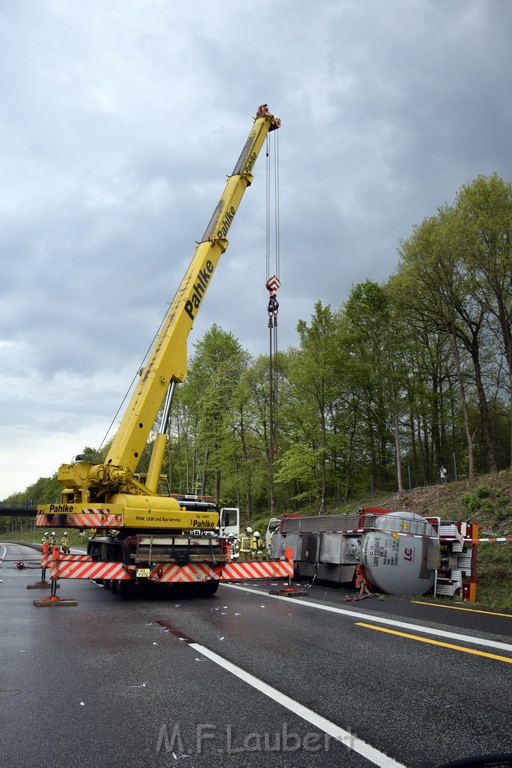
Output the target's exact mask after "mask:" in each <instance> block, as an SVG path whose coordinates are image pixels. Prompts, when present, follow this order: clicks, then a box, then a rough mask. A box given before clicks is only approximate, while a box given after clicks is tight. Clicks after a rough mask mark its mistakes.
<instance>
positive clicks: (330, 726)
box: [189, 643, 405, 768]
mask: <svg viewBox="0 0 512 768" xmlns="http://www.w3.org/2000/svg"><path fill="white" fill-rule="evenodd" d="M189 646H190V648H194V650H196V651H197V652H198V653H201V654H202V655H203V656H206V657H207V658H208V659H210V660H211V661H213V662H214V663H215V664H218V665H219V666H220V667H222V668H223V669H225V670H227V671H228V672H231V674H232V675H235V676H236V677H239V678H240V680H243V681H244V683H248V684H249V685H251V686H252V687H253V688H256V690H258V691H260V693H263V694H265V696H268V697H269V698H270V699H272V701H276V702H277V703H278V704H281V706H283V707H285V708H286V709H289V710H290V712H292V713H293V714H294V715H298V716H299V717H301V718H302V719H303V720H306V721H307V722H308V723H311V725H313V726H314V727H315V728H318V729H319V730H321V731H323V732H324V733H327V734H328V735H329V736H332V738H333V739H336V741H339V742H341V743H342V744H344V745H345V746H346V747H348V748H349V749H352V750H353V751H354V752H357V753H358V754H359V755H362V756H363V757H365V758H366V759H367V760H370V761H371V762H372V763H373V764H374V765H377V766H379V768H405V767H404V765H403V763H397V762H396V760H393V759H392V758H391V757H388V756H387V755H385V754H384V752H380V751H379V750H378V749H375V747H372V746H371V745H370V744H367V743H366V742H365V741H363V740H362V739H359V738H358V737H357V736H355V735H354V734H353V733H351V732H350V731H346V730H345V729H344V728H340V727H339V726H338V725H336V724H335V723H332V722H331V721H330V720H327V718H325V717H322V715H319V714H317V713H316V712H314V711H313V710H312V709H308V707H305V706H303V705H302V704H300V703H299V702H298V701H295V699H292V698H290V696H287V695H286V694H285V693H281V691H278V690H277V688H273V687H272V686H271V685H267V683H264V682H263V680H260V679H259V678H258V677H254V675H251V674H250V673H249V672H247V671H246V670H244V669H242V668H241V667H237V665H236V664H233V663H232V662H231V661H228V660H227V659H225V658H223V657H222V656H219V655H218V654H217V653H215V652H214V651H211V650H210V649H209V648H206V647H205V646H204V645H200V644H199V643H189Z"/></svg>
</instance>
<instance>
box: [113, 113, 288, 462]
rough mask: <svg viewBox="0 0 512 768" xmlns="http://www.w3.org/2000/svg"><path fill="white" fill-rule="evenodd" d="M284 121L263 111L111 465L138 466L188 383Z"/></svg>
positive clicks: (143, 377) (165, 326)
mask: <svg viewBox="0 0 512 768" xmlns="http://www.w3.org/2000/svg"><path fill="white" fill-rule="evenodd" d="M277 127H278V121H277V120H276V119H275V118H274V117H273V115H270V114H269V112H268V110H267V109H266V107H260V108H259V110H258V114H257V116H256V118H255V121H254V125H253V127H252V129H251V131H250V133H249V136H248V138H247V141H246V143H245V146H244V148H243V150H242V153H241V155H240V158H239V160H238V162H237V164H236V165H235V168H234V170H233V173H232V174H231V176H229V177H228V180H227V182H226V186H225V187H224V191H223V192H222V195H221V197H220V200H219V202H218V204H217V207H216V208H215V211H214V213H213V216H212V218H211V220H210V223H209V224H208V226H207V228H206V231H205V233H204V235H203V237H202V238H201V241H200V242H199V244H198V246H197V248H196V250H195V253H194V256H193V258H192V260H191V262H190V264H189V267H188V269H187V271H186V273H185V275H184V277H183V280H182V281H181V285H180V286H179V288H178V290H177V292H176V295H175V297H174V301H173V302H172V304H171V306H170V308H169V311H168V312H167V315H166V317H165V319H164V321H163V323H162V326H161V328H160V332H159V333H158V336H157V338H156V340H155V343H154V345H153V348H152V350H151V353H150V355H149V358H148V363H147V365H146V366H145V367H144V368H143V369H142V371H141V374H140V379H139V383H138V386H137V387H136V389H135V391H134V393H133V396H132V399H131V402H130V403H129V405H128V408H127V410H126V413H125V415H124V418H123V420H122V421H121V424H120V426H119V429H118V432H117V434H116V436H115V438H114V441H113V443H112V446H111V448H110V450H109V452H108V456H107V458H106V462H105V463H106V464H111V465H114V466H120V467H125V468H127V469H129V470H131V471H132V472H134V471H135V470H136V468H137V464H138V463H139V459H140V455H141V452H142V449H143V448H144V445H145V444H146V441H147V439H148V437H149V434H150V431H151V429H152V427H153V424H154V422H155V419H156V417H157V415H158V411H159V409H160V407H161V404H162V401H163V399H164V397H165V393H166V390H167V387H168V385H169V384H170V383H171V381H176V382H182V381H184V379H185V377H186V373H187V346H186V342H187V337H188V335H189V333H190V331H191V329H192V326H193V323H194V320H195V318H196V316H197V312H198V310H199V308H200V306H201V303H202V301H203V298H204V295H205V293H206V291H207V289H208V286H209V284H210V281H211V279H212V277H213V274H214V272H215V268H216V267H217V264H218V261H219V259H220V257H221V256H222V254H223V253H224V251H225V250H226V248H227V247H228V240H227V234H228V231H229V228H230V226H231V223H232V222H233V219H234V217H235V214H236V212H237V210H238V206H239V205H240V201H241V200H242V197H243V195H244V192H245V190H246V189H247V187H248V186H249V185H250V184H251V182H252V179H253V177H252V173H251V172H252V169H253V166H254V163H255V161H256V159H257V157H258V154H259V152H260V150H261V147H262V146H263V142H264V140H265V137H266V136H267V133H268V132H269V131H270V130H272V129H273V128H277Z"/></svg>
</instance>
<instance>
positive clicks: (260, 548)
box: [251, 531, 265, 560]
mask: <svg viewBox="0 0 512 768" xmlns="http://www.w3.org/2000/svg"><path fill="white" fill-rule="evenodd" d="M264 547H265V545H264V544H263V541H262V538H261V536H260V533H259V531H254V534H253V537H252V539H251V560H263V557H264V555H265V551H264Z"/></svg>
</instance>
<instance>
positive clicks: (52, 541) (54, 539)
mask: <svg viewBox="0 0 512 768" xmlns="http://www.w3.org/2000/svg"><path fill="white" fill-rule="evenodd" d="M56 543H57V537H56V536H55V531H50V547H54V546H55V545H56Z"/></svg>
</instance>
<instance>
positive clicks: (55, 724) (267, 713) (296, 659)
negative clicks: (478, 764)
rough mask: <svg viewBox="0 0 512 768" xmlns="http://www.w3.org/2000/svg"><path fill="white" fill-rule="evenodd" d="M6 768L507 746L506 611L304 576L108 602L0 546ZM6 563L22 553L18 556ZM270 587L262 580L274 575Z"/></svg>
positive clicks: (113, 767) (303, 761) (285, 762)
mask: <svg viewBox="0 0 512 768" xmlns="http://www.w3.org/2000/svg"><path fill="white" fill-rule="evenodd" d="M0 561H1V562H2V566H1V568H0V580H1V583H0V631H1V635H0V636H1V645H0V718H1V720H0V764H1V765H2V766H6V768H42V767H45V768H107V767H108V768H140V767H144V768H145V767H146V766H147V767H148V768H149V767H150V766H151V767H153V766H154V767H155V768H161V767H162V766H175V765H180V764H181V765H182V766H183V768H196V766H197V767H198V768H202V766H205V767H206V766H215V767H219V768H222V767H224V766H225V767H228V768H241V767H242V766H256V765H259V766H261V765H264V766H270V768H273V767H274V766H276V767H277V766H279V767H280V768H288V767H289V768H292V767H293V768H302V767H304V768H306V767H307V768H310V767H312V768H315V767H316V768H326V767H329V768H331V767H332V768H334V766H337V767H338V766H343V767H347V768H351V767H352V766H354V767H355V766H359V767H360V766H366V767H370V768H371V767H373V766H381V767H382V768H396V767H397V766H400V765H403V766H407V767H408V768H433V767H434V766H437V765H439V764H441V763H443V762H448V761H450V760H455V759H458V758H463V757H467V756H469V755H476V754H486V753H501V752H512V735H511V693H512V637H511V634H512V614H511V613H510V612H509V613H507V612H503V613H502V614H501V615H500V613H499V612H497V611H496V612H491V611H489V612H475V611H473V610H471V607H470V606H469V605H468V604H464V605H461V604H456V603H451V602H450V603H448V602H447V603H446V604H445V605H446V607H439V606H436V605H428V604H425V602H423V601H422V602H414V601H412V600H409V599H400V598H392V597H384V598H372V599H368V600H364V601H361V602H346V601H345V598H346V597H347V596H349V597H350V596H351V594H352V596H353V593H348V592H346V591H343V590H338V589H333V588H328V587H325V586H319V585H315V586H313V587H309V588H308V590H307V591H308V595H307V596H306V597H297V598H288V597H282V596H272V595H270V594H269V589H270V588H271V586H272V585H270V584H268V583H267V584H262V583H256V585H254V584H251V585H249V584H244V585H236V586H228V585H221V586H220V587H219V590H218V592H217V594H216V595H215V596H213V597H210V598H205V599H186V598H183V596H181V595H172V594H169V592H165V594H162V593H160V594H153V595H152V594H140V595H138V596H137V597H135V598H127V599H123V598H120V597H116V596H114V595H112V594H111V593H110V592H109V591H107V590H105V589H103V588H102V587H100V586H97V585H95V584H93V583H91V582H87V581H64V582H62V583H61V585H60V588H59V595H60V597H61V598H63V597H74V598H76V599H77V600H78V605H76V606H70V607H59V608H36V607H35V606H34V605H33V602H32V601H33V600H34V599H35V598H40V597H42V596H44V595H47V594H48V591H46V592H42V591H41V590H38V591H37V592H36V591H35V590H27V585H29V584H33V583H35V582H37V581H38V580H39V578H40V569H39V567H38V553H37V552H35V551H34V550H30V549H28V548H26V547H21V546H19V545H14V544H1V543H0ZM16 561H23V562H24V563H25V564H26V565H28V566H29V567H28V568H26V569H25V570H18V569H17V568H16V565H15V563H16ZM273 586H274V588H275V587H276V585H273Z"/></svg>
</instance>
